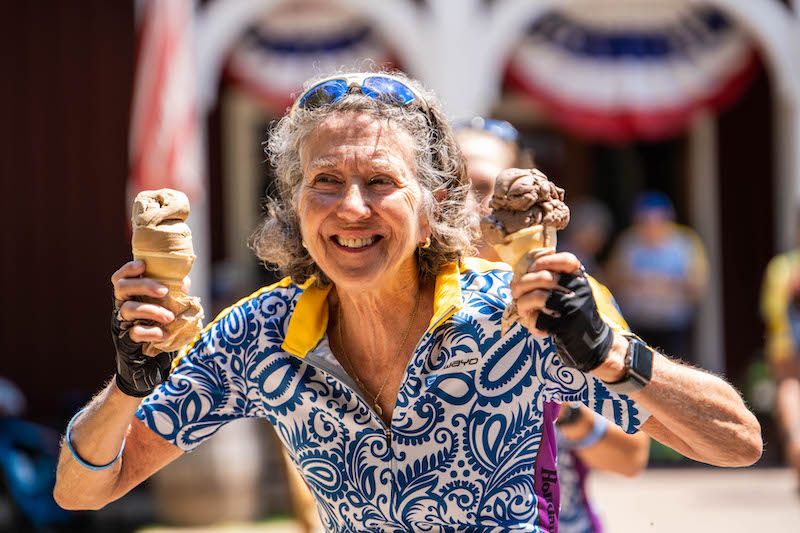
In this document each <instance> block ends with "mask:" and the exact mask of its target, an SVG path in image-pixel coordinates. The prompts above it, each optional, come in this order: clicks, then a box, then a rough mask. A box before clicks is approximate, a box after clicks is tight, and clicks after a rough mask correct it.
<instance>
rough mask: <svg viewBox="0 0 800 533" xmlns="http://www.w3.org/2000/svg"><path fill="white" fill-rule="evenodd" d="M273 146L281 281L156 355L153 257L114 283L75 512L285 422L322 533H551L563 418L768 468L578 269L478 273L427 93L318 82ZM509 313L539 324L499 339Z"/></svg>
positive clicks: (458, 161)
mask: <svg viewBox="0 0 800 533" xmlns="http://www.w3.org/2000/svg"><path fill="white" fill-rule="evenodd" d="M268 150H269V153H270V156H271V161H272V162H273V163H274V164H275V166H276V175H277V177H278V181H279V187H278V189H279V198H277V199H275V200H273V201H272V202H271V203H270V205H269V210H268V215H267V217H266V219H265V221H264V222H263V224H262V226H261V227H260V229H259V230H258V231H257V232H256V235H255V237H254V243H253V244H254V249H255V250H256V253H257V255H258V256H259V258H261V259H262V260H263V261H265V262H267V263H271V264H275V265H277V266H278V267H279V268H281V269H282V270H283V272H284V273H285V274H287V277H286V278H285V279H284V280H283V281H281V282H279V283H276V284H274V285H272V286H269V287H264V288H263V289H261V290H259V291H257V292H256V293H254V294H252V295H250V296H249V297H247V298H244V299H243V300H241V301H240V302H239V303H237V304H236V305H234V306H232V307H230V308H229V309H227V310H226V311H224V312H223V313H221V314H220V316H219V317H217V319H216V320H214V321H213V322H212V323H211V324H209V325H208V326H206V328H205V330H204V332H203V333H202V335H201V336H200V337H199V338H198V339H197V340H196V341H195V342H193V343H191V344H189V345H187V346H186V347H185V348H184V349H183V350H181V353H180V354H163V353H162V354H159V355H157V356H155V357H152V358H151V357H146V356H144V354H143V349H142V343H144V342H147V341H158V340H160V339H162V337H163V334H164V332H163V329H162V328H161V327H159V324H165V323H170V322H172V321H173V320H174V317H173V316H171V314H170V312H169V311H168V310H167V309H166V308H164V307H163V306H159V305H155V304H148V303H144V302H141V301H138V300H137V297H139V296H143V295H148V296H152V297H154V298H159V297H163V296H164V294H165V292H166V290H165V289H166V287H164V286H162V285H161V284H159V283H158V282H157V281H156V280H153V279H149V278H146V277H142V276H143V273H144V271H145V268H144V264H143V263H142V262H140V261H130V262H128V263H126V264H124V265H123V266H122V267H120V268H119V269H118V270H117V271H116V272H115V273H114V274H113V275H112V277H111V281H112V285H113V288H114V296H115V305H114V308H113V310H112V312H111V323H112V335H113V337H112V338H113V340H114V342H115V362H116V374H115V377H114V379H113V380H112V381H111V382H110V383H109V384H108V385H107V386H106V387H105V388H104V389H103V390H102V391H101V392H100V393H99V394H98V395H97V396H96V397H95V398H94V399H93V400H92V401H91V402H90V403H89V404H88V405H87V406H86V407H85V408H83V409H81V410H80V411H78V413H76V414H75V416H74V417H73V418H72V420H71V421H70V423H69V424H68V425H67V431H66V435H65V438H64V445H63V446H62V450H61V456H60V459H59V465H58V476H57V482H56V487H55V490H54V494H55V496H56V500H57V501H58V502H59V503H60V504H61V505H62V506H64V507H66V508H84V509H86V508H88V509H97V508H100V507H103V506H105V505H106V504H108V503H109V502H111V501H113V500H116V499H117V498H120V497H121V496H123V495H124V494H126V493H127V492H128V491H129V490H131V489H132V488H133V487H135V486H136V485H138V484H139V483H141V482H142V481H143V480H145V479H147V478H148V477H149V476H151V475H152V474H153V473H154V472H156V471H157V470H159V469H160V468H162V467H164V466H165V465H167V464H168V463H170V462H171V461H173V460H175V459H177V458H178V457H180V456H181V454H183V453H185V452H188V451H191V450H192V449H194V448H195V447H196V446H198V445H199V444H201V443H202V442H203V441H204V440H206V439H208V438H210V437H212V436H213V435H214V433H215V432H216V431H217V430H219V429H220V427H222V426H223V425H225V424H227V423H229V422H231V421H234V420H237V419H241V418H246V417H255V418H262V419H266V420H268V421H269V422H270V423H272V424H273V425H274V426H275V429H276V433H277V434H278V436H279V438H280V439H281V441H282V443H283V444H284V446H285V447H286V448H287V450H288V453H289V456H290V457H291V459H292V462H293V463H294V465H295V467H296V468H297V469H298V471H299V472H300V474H301V476H302V477H303V479H304V480H305V481H306V482H307V483H308V485H309V486H310V487H311V490H312V492H313V495H314V498H315V500H316V504H317V510H318V512H319V513H320V516H321V519H322V523H323V526H324V528H325V529H326V530H328V531H367V530H373V531H419V530H423V529H424V530H429V531H448V530H454V529H455V530H458V529H468V528H475V529H480V530H486V529H489V528H493V529H503V528H506V529H524V530H526V531H534V532H544V531H550V530H552V529H554V528H555V527H556V523H557V517H558V509H559V491H558V476H557V473H556V471H555V449H556V443H555V430H554V423H555V419H556V418H557V416H558V410H559V407H560V404H561V403H564V402H573V401H579V402H582V403H584V404H585V405H587V406H590V407H592V408H593V409H594V410H595V411H597V412H598V413H602V414H605V415H606V416H608V417H609V419H610V420H612V421H613V422H614V423H616V424H618V425H620V426H621V427H623V429H625V430H626V431H628V432H631V433H634V432H636V431H638V430H640V429H641V430H643V431H645V432H646V433H648V434H650V435H652V436H656V437H657V438H658V439H659V440H661V441H663V442H665V443H668V444H669V445H670V446H672V447H675V448H676V449H677V450H679V451H680V452H681V453H684V454H686V455H688V456H690V457H693V458H695V459H697V460H699V461H704V462H709V463H712V464H717V465H720V466H743V465H749V464H752V463H753V462H755V461H756V460H757V459H758V458H759V457H760V456H761V449H762V440H761V432H760V426H759V424H758V421H757V420H756V418H755V417H754V416H753V414H752V413H750V412H749V411H748V409H747V407H746V406H745V405H744V402H743V401H742V399H741V397H740V396H739V395H738V393H737V392H736V391H735V390H734V389H733V387H731V386H730V385H729V384H727V383H726V382H725V381H724V380H722V379H721V378H719V377H717V376H713V375H710V374H707V373H704V372H702V371H699V370H697V369H693V368H690V367H688V366H686V365H682V364H680V363H678V362H674V361H672V360H669V359H667V358H666V357H664V356H662V355H660V354H659V353H657V352H654V351H653V350H652V349H651V348H649V347H648V346H647V345H646V344H645V343H644V342H642V341H641V340H639V339H637V338H635V337H633V336H631V335H630V334H629V332H627V331H626V330H625V328H624V327H623V326H622V325H620V324H617V323H616V322H614V320H613V318H612V317H611V316H608V315H601V314H600V311H599V310H598V307H597V303H596V301H595V299H594V296H593V293H592V290H591V288H590V286H589V281H588V280H587V277H586V276H585V275H584V272H583V270H582V267H581V264H580V262H579V261H578V260H577V258H576V257H575V256H574V255H572V254H569V253H556V252H555V251H554V252H553V253H551V254H548V255H545V256H542V257H540V258H538V259H537V260H536V261H535V262H534V264H533V265H532V266H531V268H530V270H529V272H528V273H526V274H525V275H523V276H522V277H521V278H520V279H519V280H518V281H516V282H515V283H514V284H513V286H512V284H511V273H510V272H509V269H508V266H507V265H503V264H501V263H490V262H487V261H484V260H481V259H478V258H472V257H466V256H467V254H468V253H469V252H470V251H471V241H472V237H473V227H474V221H473V218H474V212H470V210H469V209H468V207H467V204H466V197H467V193H468V189H469V182H468V178H467V176H466V169H465V165H464V161H463V157H462V155H461V152H460V151H459V149H458V146H457V144H456V142H455V139H454V135H453V132H452V129H451V127H450V125H449V123H448V122H447V121H446V119H445V118H444V113H443V111H442V109H441V106H440V104H439V103H438V101H437V99H436V97H435V96H434V95H433V93H431V92H430V91H428V90H426V89H425V88H424V87H422V85H421V84H419V83H418V82H415V81H414V80H411V79H409V78H407V77H406V76H404V75H402V74H394V75H391V74H388V73H368V74H367V73H340V74H337V75H333V76H330V77H328V78H323V79H321V80H317V81H316V82H311V83H309V84H307V85H306V89H305V90H304V91H303V93H302V94H301V95H300V97H299V98H298V99H297V100H296V101H295V103H294V104H293V106H292V107H291V108H290V110H289V111H288V112H287V114H286V115H285V116H284V117H283V118H282V119H281V120H280V121H279V122H278V123H277V124H276V125H275V126H274V128H273V130H272V134H271V135H270V141H269V146H268ZM512 301H513V302H515V303H516V305H517V309H518V312H519V314H520V316H521V317H522V321H521V323H514V324H513V325H511V327H510V329H509V331H508V332H507V334H506V335H505V336H502V335H501V317H502V315H503V313H504V311H505V309H506V307H507V306H508V305H509V302H512ZM556 346H558V350H556ZM173 358H174V360H173Z"/></svg>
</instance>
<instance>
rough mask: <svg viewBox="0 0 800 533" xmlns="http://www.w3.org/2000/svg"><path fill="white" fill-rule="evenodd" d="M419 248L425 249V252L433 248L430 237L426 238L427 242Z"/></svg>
mask: <svg viewBox="0 0 800 533" xmlns="http://www.w3.org/2000/svg"><path fill="white" fill-rule="evenodd" d="M419 247H420V248H421V249H423V250H427V249H428V248H430V247H431V238H430V237H426V238H425V242H423V243H422V244H420V245H419Z"/></svg>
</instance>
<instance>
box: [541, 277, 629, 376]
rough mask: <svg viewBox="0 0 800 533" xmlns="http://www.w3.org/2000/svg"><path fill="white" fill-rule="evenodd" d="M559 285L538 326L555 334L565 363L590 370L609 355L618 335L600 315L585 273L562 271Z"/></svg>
mask: <svg viewBox="0 0 800 533" xmlns="http://www.w3.org/2000/svg"><path fill="white" fill-rule="evenodd" d="M558 285H559V286H558V287H556V288H555V289H553V290H552V292H551V294H550V296H549V297H548V298H547V302H546V303H545V307H546V309H545V310H544V311H542V312H540V313H539V317H538V318H537V319H536V327H537V328H538V329H541V330H543V331H546V332H548V333H550V334H551V335H553V337H554V339H555V342H556V347H557V348H558V351H559V354H560V355H561V359H562V361H563V363H564V364H565V365H567V366H571V367H574V368H577V369H578V370H580V371H582V372H590V371H592V370H594V369H595V368H597V367H598V366H600V365H601V364H602V363H603V361H605V359H606V357H608V352H609V350H610V349H611V343H612V342H613V340H614V335H613V334H612V332H611V328H610V327H609V326H608V324H606V323H605V322H603V319H602V318H600V312H599V311H598V309H597V303H595V301H594V296H593V295H592V288H591V286H590V285H589V280H588V279H587V278H586V276H585V275H584V274H583V273H581V274H578V275H573V274H561V275H560V276H559V278H558ZM548 312H549V313H551V314H548Z"/></svg>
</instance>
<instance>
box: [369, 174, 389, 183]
mask: <svg viewBox="0 0 800 533" xmlns="http://www.w3.org/2000/svg"><path fill="white" fill-rule="evenodd" d="M369 183H370V185H394V180H393V179H392V178H390V177H389V176H384V175H379V176H373V177H372V178H370V180H369Z"/></svg>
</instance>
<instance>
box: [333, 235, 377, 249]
mask: <svg viewBox="0 0 800 533" xmlns="http://www.w3.org/2000/svg"><path fill="white" fill-rule="evenodd" d="M336 242H338V243H339V244H341V245H342V246H346V247H347V248H363V247H365V246H369V245H370V244H372V243H373V242H375V237H367V238H365V239H345V238H343V237H338V236H337V237H336Z"/></svg>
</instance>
